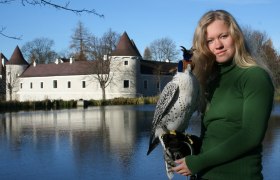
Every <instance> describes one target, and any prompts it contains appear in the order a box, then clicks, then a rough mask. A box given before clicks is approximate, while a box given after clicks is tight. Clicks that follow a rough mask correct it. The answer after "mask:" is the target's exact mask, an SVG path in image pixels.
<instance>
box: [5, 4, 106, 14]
mask: <svg viewBox="0 0 280 180" xmlns="http://www.w3.org/2000/svg"><path fill="white" fill-rule="evenodd" d="M6 1H12V0H6ZM21 3H22V5H23V6H25V4H26V3H27V4H31V5H43V6H47V5H48V6H52V7H54V8H56V9H59V10H66V11H71V12H74V13H76V14H78V15H80V14H81V13H88V14H94V15H96V16H99V17H101V18H104V15H103V14H99V13H97V12H96V11H95V9H92V10H89V9H73V8H69V4H70V1H68V2H66V4H65V5H58V4H56V3H52V1H51V0H21Z"/></svg>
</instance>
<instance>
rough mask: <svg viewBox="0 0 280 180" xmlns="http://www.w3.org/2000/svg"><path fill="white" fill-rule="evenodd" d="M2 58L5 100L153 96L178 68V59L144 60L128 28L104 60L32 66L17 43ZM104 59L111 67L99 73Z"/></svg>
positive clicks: (0, 71)
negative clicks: (129, 34)
mask: <svg viewBox="0 0 280 180" xmlns="http://www.w3.org/2000/svg"><path fill="white" fill-rule="evenodd" d="M0 59H1V67H0V96H1V99H2V100H7V101H9V100H15V101H42V100H91V99H95V100H99V99H102V98H103V95H104V94H105V95H106V99H113V98H117V97H127V98H133V97H141V96H155V95H157V94H159V93H160V92H161V91H162V88H163V87H164V86H165V85H166V83H167V82H169V81H170V80H171V78H172V77H173V75H174V73H175V72H176V70H177V69H176V68H177V63H167V62H158V61H150V60H144V59H143V58H142V56H141V54H140V53H139V51H138V49H137V47H136V45H135V44H134V42H133V41H132V40H131V39H130V38H129V37H128V35H127V33H126V32H124V33H123V34H122V36H121V38H120V40H119V43H118V44H117V47H116V49H115V50H114V51H113V52H112V53H111V54H110V55H108V56H104V59H103V60H101V61H100V60H99V61H96V60H94V61H81V60H78V59H73V58H70V59H57V60H56V61H55V62H54V63H50V64H36V62H33V63H31V64H29V63H28V62H27V61H26V60H25V59H24V57H23V55H22V53H21V51H20V49H19V47H18V46H17V47H16V48H15V50H14V52H13V54H12V56H11V58H10V59H9V60H8V59H7V58H6V57H5V56H4V55H3V54H2V53H0ZM100 62H102V67H103V66H107V67H108V68H106V70H105V71H104V69H103V71H100V67H101V66H100ZM104 78H105V79H106V78H107V79H106V80H105V79H104ZM105 81H106V82H107V83H106V84H102V82H105ZM101 85H104V87H106V88H103V89H104V91H105V92H102V88H101Z"/></svg>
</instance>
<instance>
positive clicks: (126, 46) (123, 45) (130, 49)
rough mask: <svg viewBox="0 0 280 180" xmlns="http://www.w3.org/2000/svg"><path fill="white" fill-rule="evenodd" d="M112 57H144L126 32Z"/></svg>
mask: <svg viewBox="0 0 280 180" xmlns="http://www.w3.org/2000/svg"><path fill="white" fill-rule="evenodd" d="M111 56H139V57H142V56H141V54H140V53H139V51H138V49H137V47H136V45H135V44H134V42H133V41H132V40H130V39H129V37H128V35H127V33H126V32H124V33H123V35H122V36H121V38H120V41H119V43H118V45H117V47H116V49H115V50H114V51H113V52H112V53H111Z"/></svg>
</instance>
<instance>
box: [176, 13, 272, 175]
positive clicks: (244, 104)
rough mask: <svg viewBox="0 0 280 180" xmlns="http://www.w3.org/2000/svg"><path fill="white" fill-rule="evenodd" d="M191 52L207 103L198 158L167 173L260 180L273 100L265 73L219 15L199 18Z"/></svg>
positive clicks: (227, 17)
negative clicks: (263, 144) (192, 51)
mask: <svg viewBox="0 0 280 180" xmlns="http://www.w3.org/2000/svg"><path fill="white" fill-rule="evenodd" d="M193 47H194V49H196V50H195V54H194V57H193V62H194V63H195V69H196V72H195V73H196V75H197V77H198V78H199V80H200V82H201V87H202V89H203V90H204V92H205V93H204V94H205V99H207V106H206V108H205V110H204V112H205V114H204V117H203V123H202V134H201V137H202V147H201V152H200V153H199V154H198V155H190V156H187V157H185V158H183V159H180V160H178V161H176V163H177V166H176V167H174V168H173V170H174V171H175V172H177V173H179V174H182V175H185V176H189V175H191V174H198V176H199V178H200V179H209V180H225V179H226V180H230V179H233V180H237V179H238V180H241V179H246V180H250V179H252V180H258V179H263V176H262V173H261V171H262V165H261V152H262V146H261V143H262V140H263V138H264V136H265V132H266V129H267V123H268V119H269V117H270V113H271V109H272V104H273V96H274V87H273V83H272V80H271V77H270V76H269V73H268V71H266V70H265V68H264V67H262V65H260V64H258V63H257V62H256V61H255V60H254V59H253V58H252V56H251V55H250V53H249V51H248V50H247V47H246V45H245V40H244V37H243V34H242V32H241V29H240V27H239V26H238V24H237V22H236V21H235V19H234V18H233V17H232V15H231V14H229V13H228V12H226V11H224V10H216V11H209V12H207V13H206V14H204V15H203V17H202V18H201V20H200V21H199V23H198V27H197V28H196V31H195V34H194V39H193Z"/></svg>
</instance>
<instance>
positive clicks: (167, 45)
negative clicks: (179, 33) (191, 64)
mask: <svg viewBox="0 0 280 180" xmlns="http://www.w3.org/2000/svg"><path fill="white" fill-rule="evenodd" d="M150 51H151V54H152V58H153V60H156V61H166V60H167V61H168V62H171V61H175V60H177V59H178V54H179V51H178V50H177V49H176V45H175V42H174V41H173V40H171V39H170V38H161V39H157V40H154V41H153V42H152V43H151V44H150Z"/></svg>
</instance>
